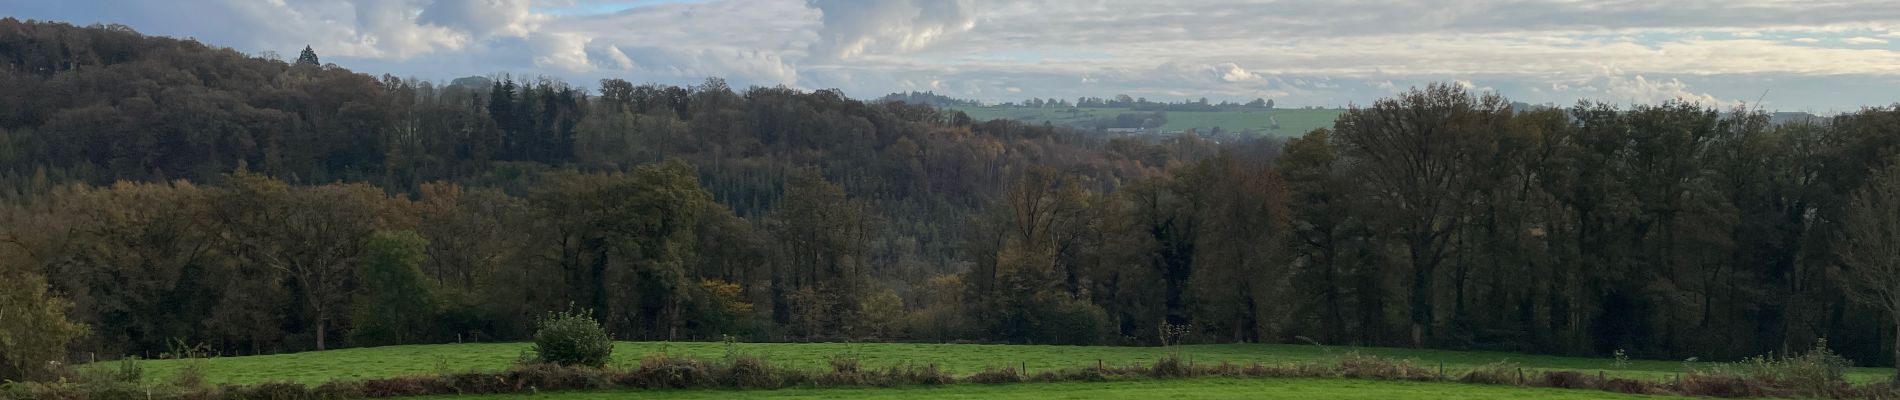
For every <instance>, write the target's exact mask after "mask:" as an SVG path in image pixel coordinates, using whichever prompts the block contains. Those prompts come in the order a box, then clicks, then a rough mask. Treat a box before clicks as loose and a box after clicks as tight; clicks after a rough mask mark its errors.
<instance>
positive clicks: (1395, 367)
mask: <svg viewBox="0 0 1900 400" xmlns="http://www.w3.org/2000/svg"><path fill="white" fill-rule="evenodd" d="M1339 374H1340V376H1343V377H1347V378H1369V379H1396V380H1414V381H1423V380H1434V379H1438V374H1437V373H1435V372H1433V371H1431V370H1429V369H1425V368H1420V367H1418V366H1414V365H1412V362H1410V361H1403V360H1391V359H1386V358H1381V357H1378V356H1368V355H1362V354H1359V353H1357V352H1354V353H1346V354H1343V355H1340V356H1339Z"/></svg>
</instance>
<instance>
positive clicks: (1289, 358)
mask: <svg viewBox="0 0 1900 400" xmlns="http://www.w3.org/2000/svg"><path fill="white" fill-rule="evenodd" d="M736 347H737V350H738V351H740V352H743V353H747V354H752V355H757V356H760V357H763V358H765V359H766V360H767V361H768V362H771V363H772V364H774V365H780V366H788V367H799V368H808V369H813V370H819V369H822V368H824V366H825V365H826V364H825V363H826V360H827V359H828V358H829V357H834V356H838V355H855V356H857V357H858V358H859V360H860V361H861V362H862V363H863V364H864V365H866V366H869V367H884V366H892V365H900V364H903V363H912V364H915V365H923V364H928V363H936V364H937V365H938V366H940V367H942V368H944V369H946V370H948V371H949V372H951V373H954V374H959V375H961V374H968V373H971V372H976V371H980V370H982V369H984V368H985V367H1004V366H1017V367H1027V368H1028V369H1029V372H1030V373H1034V372H1037V371H1042V370H1049V369H1061V368H1074V367H1084V366H1093V365H1095V364H1096V363H1097V362H1098V360H1099V362H1101V363H1105V364H1109V365H1148V364H1150V363H1152V362H1153V361H1154V360H1155V359H1156V358H1158V357H1160V356H1163V355H1167V354H1169V353H1170V352H1175V353H1178V354H1180V356H1181V357H1183V358H1187V359H1190V360H1192V361H1194V362H1196V363H1219V362H1231V363H1251V362H1263V363H1281V362H1293V361H1305V360H1317V359H1325V358H1329V357H1333V356H1335V355H1337V354H1342V353H1345V352H1349V351H1357V352H1359V353H1361V354H1367V355H1377V356H1381V357H1388V358H1398V359H1408V360H1414V362H1415V363H1416V364H1417V365H1420V366H1425V367H1429V368H1436V367H1437V366H1438V365H1440V364H1441V363H1442V364H1443V365H1444V367H1445V369H1446V373H1447V374H1448V375H1453V376H1456V375H1457V374H1460V373H1462V372H1463V371H1465V370H1468V369H1470V368H1472V367H1476V366H1482V365H1485V364H1490V363H1495V362H1501V361H1505V362H1511V363H1515V364H1517V365H1520V366H1522V367H1525V368H1529V369H1563V370H1577V371H1584V372H1586V373H1597V372H1598V371H1603V372H1604V373H1605V374H1608V375H1613V376H1620V377H1633V378H1645V379H1657V380H1660V379H1667V378H1669V377H1670V376H1672V375H1674V374H1675V373H1677V372H1680V371H1682V370H1683V364H1682V363H1681V362H1673V361H1631V362H1630V363H1629V364H1628V365H1625V366H1622V367H1617V366H1615V365H1613V364H1614V362H1612V361H1610V360H1607V359H1593V358H1575V357H1556V356H1542V355H1527V354H1512V353H1491V352H1458V351H1443V350H1414V349H1396V348H1359V349H1352V348H1340V347H1320V346H1304V345H1282V344H1222V345H1191V346H1177V347H1173V348H1166V349H1164V348H1155V347H1115V346H1089V347H1080V346H1027V345H975V344H909V343H869V344H842V343H813V344H796V343H775V344H747V343H741V344H738V345H736ZM527 349H528V345H527V344H522V343H483V344H446V345H415V346H390V347H373V348H356V349H344V350H331V351H323V352H307V353H295V354H280V355H265V356H246V357H224V358H213V359H209V360H201V361H199V362H203V363H204V364H203V365H204V368H205V372H206V373H207V374H208V378H209V379H210V380H211V381H212V382H215V383H238V384H244V383H259V382H268V381H292V382H301V383H306V384H318V383H322V382H326V381H330V380H335V379H368V378H379V377H391V376H400V375H413V374H428V373H434V372H464V371H494V370H501V369H505V368H507V367H508V366H509V365H510V364H511V363H513V362H514V361H515V360H516V359H518V358H519V357H520V355H521V354H522V352H523V351H525V350H527ZM662 351H664V352H666V353H667V354H669V355H672V356H676V357H680V356H683V357H695V358H704V359H718V358H720V357H723V356H724V355H725V354H726V349H725V345H724V344H721V343H658V342H621V343H618V344H617V345H616V346H615V348H614V362H615V364H620V365H634V364H637V363H638V362H639V361H640V358H641V357H643V356H644V355H647V354H654V353H659V352H662ZM184 363H185V362H182V361H177V360H152V361H146V369H147V370H148V371H149V372H150V374H149V375H150V376H151V377H152V378H154V379H164V378H168V377H170V376H172V375H173V374H175V373H176V372H177V370H178V369H179V368H181V367H183V366H184V365H185V364H184ZM1891 371H1892V370H1890V369H1873V368H1857V369H1855V370H1854V371H1852V372H1851V374H1852V376H1851V379H1853V380H1855V381H1861V382H1871V381H1876V380H1880V379H1886V378H1888V377H1890V376H1891V375H1890V374H1891Z"/></svg>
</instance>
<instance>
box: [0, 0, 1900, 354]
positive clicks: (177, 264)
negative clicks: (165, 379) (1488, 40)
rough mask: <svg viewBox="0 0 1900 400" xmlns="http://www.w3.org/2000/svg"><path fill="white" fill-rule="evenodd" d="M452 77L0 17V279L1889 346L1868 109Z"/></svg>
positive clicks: (259, 296)
mask: <svg viewBox="0 0 1900 400" xmlns="http://www.w3.org/2000/svg"><path fill="white" fill-rule="evenodd" d="M316 50H317V51H321V49H316ZM481 81H482V80H462V81H458V82H459V83H458V84H437V83H432V82H427V81H418V80H413V79H402V78H397V77H391V76H383V77H375V76H370V75H366V74H360V73H356V72H352V71H350V70H347V69H344V68H342V67H339V66H335V65H320V62H317V60H316V58H315V57H314V55H313V56H312V57H309V58H308V59H306V60H300V61H297V62H284V61H278V60H273V59H268V58H261V57H253V56H247V55H245V54H242V53H239V52H236V51H232V50H230V49H224V48H217V47H212V46H206V45H204V44H200V43H196V42H193V41H188V40H178V39H171V38H162V37H149V36H144V35H140V34H138V33H136V32H134V31H132V30H130V29H127V28H124V27H116V26H113V27H75V26H70V25H64V24H56V23H38V22H21V21H17V20H12V19H5V20H0V193H4V194H0V198H4V203H5V204H4V206H0V275H4V276H5V277H4V278H3V279H0V282H5V283H0V286H7V287H4V288H0V289H4V290H5V291H10V293H22V294H32V293H37V291H34V290H28V288H34V287H48V288H50V291H47V293H46V294H45V295H28V296H15V297H14V298H10V299H13V300H8V301H7V302H0V308H3V307H12V308H11V309H20V310H34V311H36V312H31V313H23V314H18V315H38V316H41V318H44V319H48V320H51V319H64V320H70V321H72V322H77V323H79V324H83V325H84V326H85V327H86V329H85V331H86V332H88V333H89V334H87V335H84V336H72V335H68V333H71V332H76V331H74V330H71V329H39V330H34V331H31V332H26V333H22V334H27V333H38V334H41V335H42V336H52V337H51V338H50V339H48V341H47V342H43V343H54V344H56V345H54V346H50V347H48V348H50V349H51V350H52V351H54V352H62V353H63V352H79V353H85V352H98V353H101V354H119V353H126V354H140V353H155V352H161V351H165V350H167V349H168V348H169V347H172V346H174V345H175V344H177V343H189V344H205V345H208V346H209V347H211V348H214V349H216V350H218V351H222V352H224V353H226V354H230V353H245V354H250V353H256V352H279V351H294V350H308V349H316V348H324V347H338V346H362V345H376V344H389V343H418V342H447V341H456V340H464V341H468V340H481V341H493V340H519V339H521V338H523V337H524V336H525V335H526V334H528V333H529V332H530V331H531V326H529V325H530V324H531V323H532V321H533V320H534V318H535V317H537V316H539V315H542V314H543V313H546V312H548V311H552V310H565V309H569V308H570V307H572V308H575V309H579V310H583V311H588V312H592V313H594V315H596V316H597V317H599V318H600V319H601V320H602V321H603V322H604V324H605V325H606V326H607V327H608V328H609V329H610V330H611V332H613V334H614V335H615V336H617V337H621V338H633V339H675V340H685V339H718V338H720V337H721V336H722V335H728V334H729V335H735V336H737V337H739V338H741V339H746V340H844V339H851V340H920V341H948V340H975V341H993V342H1017V343H1077V344H1089V343H1127V344H1159V343H1163V342H1168V343H1177V342H1231V341H1263V342H1305V341H1307V340H1311V341H1317V342H1321V343H1327V344H1362V345H1406V346H1412V345H1417V346H1426V347H1439V348H1456V349H1505V350H1518V351H1532V352H1546V353H1561V354H1584V355H1606V354H1610V353H1612V352H1615V351H1618V350H1622V351H1625V352H1626V353H1628V354H1629V355H1631V356H1633V357H1639V358H1640V357H1647V358H1661V359H1681V358H1687V357H1702V358H1703V359H1723V358H1737V357H1743V356H1750V355H1757V354H1765V353H1769V352H1784V351H1786V350H1790V349H1805V348H1808V347H1809V345H1810V344H1811V343H1812V342H1813V341H1814V340H1816V339H1819V338H1823V337H1825V338H1827V339H1828V340H1829V342H1828V343H1829V344H1830V345H1831V346H1833V347H1834V348H1835V349H1837V350H1839V351H1840V352H1841V353H1843V354H1846V355H1848V356H1849V357H1850V358H1853V359H1855V360H1857V361H1859V362H1861V363H1862V364H1872V363H1881V362H1890V361H1891V360H1889V359H1888V356H1890V355H1891V354H1893V353H1889V352H1888V351H1891V350H1893V347H1892V343H1893V339H1894V336H1893V335H1894V329H1893V327H1894V323H1893V321H1894V319H1893V318H1890V316H1891V315H1890V314H1889V313H1888V312H1887V310H1886V309H1884V308H1879V307H1869V306H1864V305H1861V304H1862V303H1856V302H1853V301H1850V300H1851V299H1852V298H1853V296H1850V294H1853V293H1859V292H1857V291H1851V290H1849V289H1854V288H1856V287H1858V286H1853V285H1849V284H1853V283H1856V282H1855V280H1852V279H1846V280H1844V279H1835V278H1837V277H1841V276H1846V274H1845V273H1846V272H1852V271H1855V270H1857V269H1856V268H1857V266H1858V265H1860V263H1857V262H1856V261H1855V258H1854V257H1853V256H1854V255H1855V254H1858V253H1855V251H1853V250H1851V249H1853V248H1855V246H1861V245H1862V244H1864V243H1862V242H1866V241H1864V240H1859V239H1857V238H1859V237H1860V236H1857V235H1848V234H1845V233H1844V232H1847V229H1848V228H1849V227H1850V225H1852V224H1851V223H1850V222H1852V221H1853V219H1850V218H1845V217H1844V216H1846V215H1857V214H1851V212H1854V209H1855V207H1852V206H1853V205H1854V204H1857V203H1856V202H1853V201H1849V199H1850V198H1852V195H1853V193H1855V192H1856V191H1857V190H1862V188H1863V187H1869V185H1868V182H1870V181H1874V182H1879V180H1872V179H1870V177H1875V176H1886V175H1877V174H1875V171H1878V170H1880V169H1882V168H1885V166H1887V165H1891V164H1893V160H1894V157H1893V154H1894V152H1895V150H1896V149H1900V109H1896V108H1891V107H1890V108H1874V109H1867V110H1864V111H1860V112H1855V113H1849V114H1845V115H1841V116H1838V117H1835V118H1833V119H1831V120H1827V121H1822V122H1820V123H1812V124H1769V123H1768V122H1769V116H1768V115H1766V114H1762V113H1752V112H1746V111H1743V112H1731V111H1730V110H1714V109H1709V108H1705V107H1701V106H1697V105H1691V104H1679V103H1671V104H1664V105H1655V106H1641V107H1635V108H1628V109H1619V108H1616V107H1613V106H1607V105H1599V104H1581V105H1578V106H1576V107H1573V108H1570V109H1548V110H1535V111H1531V110H1515V109H1513V108H1512V107H1509V106H1508V104H1509V103H1508V102H1507V101H1505V100H1504V99H1501V98H1497V97H1495V96H1489V95H1480V94H1475V93H1468V92H1466V91H1464V90H1463V89H1461V88H1459V87H1457V86H1455V85H1447V86H1432V87H1428V88H1422V89H1418V90H1414V91H1411V92H1407V93H1405V94H1402V95H1400V96H1398V97H1397V98H1393V99H1387V100H1382V101H1379V102H1376V103H1374V104H1372V105H1370V106H1368V107H1365V108H1360V109H1354V110H1351V111H1349V112H1347V113H1346V114H1345V115H1343V116H1341V117H1340V118H1339V119H1338V120H1337V121H1336V123H1335V124H1334V127H1333V129H1330V130H1320V131H1315V132H1313V133H1310V134H1307V135H1305V136H1304V137H1300V138H1297V139H1293V140H1288V141H1284V142H1280V141H1275V140H1272V139H1253V140H1240V141H1225V142H1222V143H1214V142H1211V141H1205V140H1201V139H1197V138H1194V137H1164V138H1116V139H1105V138H1101V137H1095V136H1092V135H1089V134H1085V133H1081V132H1076V131H1071V130H1068V129H1066V128H1059V127H1045V126H1042V125H1040V124H1038V125H1025V124H1021V123H1016V122H1012V121H1006V120H1002V121H973V120H971V119H970V118H968V117H967V116H964V115H962V114H960V113H955V112H941V111H938V110H936V109H933V108H930V107H926V106H917V105H907V104H904V103H901V102H870V103H867V102H862V101H857V100H853V99H849V98H846V97H844V96H843V95H841V94H840V93H838V92H836V91H826V90H820V91H811V92H807V91H801V90H794V89H787V88H749V89H743V90H740V89H734V88H730V87H728V86H726V85H725V84H724V83H723V82H721V81H719V80H716V79H713V80H708V81H707V82H706V83H704V84H701V85H697V86H692V87H675V86H661V85H636V84H633V83H630V82H628V81H623V80H606V81H602V82H599V85H598V86H597V87H593V88H580V87H576V86H572V85H569V84H567V83H564V82H560V81H557V80H551V79H521V78H517V77H510V76H506V75H499V76H496V77H495V78H494V79H491V80H489V81H488V82H485V83H484V82H481ZM1895 175H1900V174H1895ZM1893 180H1894V181H1897V182H1900V178H1897V179H1893ZM1895 185H1900V183H1895ZM1875 186H1878V185H1875ZM1880 244H1881V243H1880V242H1877V241H1876V242H1874V245H1880ZM1830 271H1841V272H1842V273H1830ZM42 279H43V280H42ZM41 282H44V283H41ZM61 310H63V311H64V312H63V313H62V312H59V311H61ZM42 326H56V325H42ZM6 329H14V328H8V327H0V330H6ZM64 340H70V343H67V344H59V343H66V342H65V341H64ZM42 347H45V346H42ZM8 350H9V351H0V365H6V366H8V367H11V368H12V371H13V372H12V374H16V375H17V374H24V373H26V372H22V371H27V370H29V369H30V368H29V367H28V366H30V365H36V364H32V363H31V362H33V361H34V360H36V357H38V356H35V355H30V354H28V353H25V352H14V351H12V349H8ZM39 359H40V360H43V359H44V358H39ZM0 373H5V371H0Z"/></svg>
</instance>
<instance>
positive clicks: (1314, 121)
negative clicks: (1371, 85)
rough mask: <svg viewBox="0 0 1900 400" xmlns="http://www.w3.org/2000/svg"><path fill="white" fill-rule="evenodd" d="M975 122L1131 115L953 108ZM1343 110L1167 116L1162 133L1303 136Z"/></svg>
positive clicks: (1327, 124)
mask: <svg viewBox="0 0 1900 400" xmlns="http://www.w3.org/2000/svg"><path fill="white" fill-rule="evenodd" d="M953 109H955V110H958V111H963V113H965V114H969V115H970V117H971V118H975V119H978V120H991V119H1014V120H1018V121H1023V122H1028V123H1033V124H1040V123H1043V122H1045V121H1046V122H1049V123H1053V124H1059V125H1065V124H1075V123H1080V122H1086V121H1089V120H1093V119H1098V118H1114V117H1115V116H1116V115H1119V114H1121V113H1127V112H1135V111H1130V110H1129V109H1126V108H1077V109H1068V108H1026V107H953ZM1345 112H1346V110H1343V109H1313V110H1309V109H1274V110H1256V111H1220V112H1212V111H1205V112H1185V111H1171V112H1168V122H1167V124H1165V125H1162V127H1161V130H1163V131H1168V132H1173V131H1186V130H1188V129H1196V130H1201V131H1206V130H1209V129H1213V128H1215V127H1220V128H1221V129H1222V130H1227V131H1235V132H1238V131H1242V130H1247V129H1252V130H1255V131H1260V132H1268V133H1270V134H1272V135H1274V136H1281V137H1289V136H1298V135H1301V134H1305V133H1306V132H1308V131H1312V130H1313V129H1315V128H1331V127H1332V126H1333V119H1334V118H1338V117H1339V114H1342V113H1345ZM1273 119H1278V120H1279V121H1280V129H1277V130H1276V129H1272V126H1273V122H1272V120H1273Z"/></svg>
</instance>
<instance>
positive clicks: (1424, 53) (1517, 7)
mask: <svg viewBox="0 0 1900 400" xmlns="http://www.w3.org/2000/svg"><path fill="white" fill-rule="evenodd" d="M5 1H9V0H0V2H5ZM602 1H604V3H603V2H602ZM602 1H592V0H202V1H182V2H168V3H158V2H150V1H142V0H94V1H93V2H86V3H89V4H71V5H67V4H65V3H81V2H49V3H48V4H51V5H49V6H46V7H42V8H49V9H63V10H68V11H66V14H50V15H40V14H32V13H26V12H20V13H22V14H24V15H17V16H18V17H21V18H36V17H37V18H55V19H66V20H74V21H75V22H80V23H88V22H91V19H92V18H99V19H104V20H105V22H124V23H128V24H131V25H133V26H134V27H137V28H139V29H140V30H142V31H145V32H147V33H156V34H165V35H174V36H194V37H198V38H199V39H200V40H203V41H206V42H208V43H214V44H220V45H228V46H233V47H236V48H238V49H239V50H242V51H247V52H255V51H261V50H274V51H278V52H280V53H292V54H294V52H295V51H296V50H298V49H301V48H302V47H303V45H304V44H306V43H307V44H310V45H312V46H314V47H316V49H317V51H318V52H319V53H320V54H322V55H323V56H324V57H325V61H330V62H338V63H341V64H344V65H345V66H351V67H362V68H360V69H363V70H364V71H365V72H392V73H396V74H410V75H418V76H422V77H425V78H432V79H448V78H453V77H454V76H443V74H466V73H469V72H477V71H485V72H502V71H506V72H528V73H546V74H552V75H555V76H560V77H563V78H566V79H568V80H570V81H573V82H590V81H592V80H594V79H599V78H603V77H616V78H626V79H630V80H636V81H657V82H663V83H692V82H696V81H698V80H699V79H702V78H704V77H705V76H721V77H725V78H727V79H728V80H730V81H731V82H732V83H733V84H734V85H735V86H739V87H744V86H748V85H778V84H784V85H792V86H794V87H800V88H806V89H817V88H832V87H836V88H841V89H844V90H845V91H846V92H847V93H849V94H851V95H854V96H863V97H869V96H877V95H880V94H882V93H884V92H889V91H894V90H908V89H910V88H917V89H928V90H935V91H938V92H939V93H944V94H948V95H953V96H963V97H972V98H977V99H980V100H991V101H1015V100H1020V97H1022V96H1019V95H1017V94H1015V93H1022V94H1024V95H1032V96H1037V97H1063V98H1071V97H1076V96H1111V95H1114V94H1116V93H1127V94H1130V95H1134V96H1138V97H1139V96H1147V97H1150V98H1155V99H1163V98H1165V99H1177V100H1178V99H1179V98H1180V97H1199V96H1208V97H1210V98H1214V99H1239V100H1245V99H1251V98H1253V97H1269V98H1277V100H1279V101H1280V103H1281V104H1333V105H1337V104H1344V103H1347V102H1359V103H1364V102H1366V101H1369V100H1371V99H1374V98H1377V97H1381V96H1386V95H1389V94H1391V93H1392V92H1394V91H1396V90H1401V89H1402V88H1403V87H1404V86H1410V85H1420V86H1422V85H1423V84H1425V83H1427V82H1433V81H1439V82H1448V81H1465V82H1482V86H1481V85H1479V84H1476V83H1473V84H1471V87H1473V88H1474V89H1476V88H1480V87H1482V88H1483V89H1487V90H1489V89H1495V90H1497V91H1499V92H1501V93H1503V94H1505V95H1507V96H1527V97H1531V99H1530V100H1533V101H1549V102H1559V103H1566V102H1570V101H1574V100H1575V99H1576V98H1578V97H1599V98H1602V97H1606V96H1609V98H1605V99H1606V100H1609V99H1611V98H1614V99H1615V100H1617V101H1639V100H1640V101H1645V102H1648V101H1654V100H1657V99H1666V98H1675V97H1682V98H1691V99H1701V100H1711V101H1714V100H1716V99H1724V98H1735V97H1746V98H1753V97H1754V95H1753V94H1746V93H1759V92H1760V91H1761V90H1763V89H1772V90H1774V91H1775V93H1776V96H1777V97H1779V99H1778V104H1816V105H1820V106H1821V107H1833V108H1843V109H1845V108H1851V107H1853V106H1856V105H1858V104H1860V103H1869V102H1875V103H1885V102H1891V101H1892V100H1893V99H1892V98H1890V96H1891V93H1884V92H1883V91H1881V90H1878V89H1877V88H1880V87H1894V86H1895V85H1897V84H1900V83H1897V82H1896V81H1900V70H1896V69H1895V68H1894V67H1893V66H1894V65H1900V51H1896V50H1895V49H1891V48H1884V46H1877V45H1881V44H1887V43H1891V42H1892V39H1900V7H1893V6H1892V5H1890V4H1888V3H1889V2H1890V0H1813V1H1800V2H1796V1H1788V0H1682V1H1675V2H1618V3H1616V4H1614V6H1610V5H1605V4H1602V3H1600V2H1589V1H1576V0H1513V1H1502V2H1492V1H1477V0H1420V1H1370V2H1368V1H1345V2H1323V1H1321V2H1315V1H1296V0H1202V1H1140V0H1048V1H1037V2H1022V1H1008V0H886V1H878V0H706V1H695V2H679V3H675V2H670V1H662V2H654V1H623V0H602ZM608 3H611V4H608ZM62 7H63V8H62ZM29 8H31V7H29ZM100 10H107V11H110V10H123V11H120V12H119V13H116V14H107V13H104V12H103V11H100ZM10 11H11V10H10ZM207 19H210V20H217V21H220V23H218V24H205V23H201V22H199V21H203V20H207ZM516 69H529V71H519V70H516ZM1606 71H1607V72H1606ZM477 73H480V72H477ZM1691 83H1693V84H1694V86H1695V87H1694V89H1693V90H1691V89H1690V88H1689V85H1690V84H1691ZM1012 88H1013V89H1015V90H1016V92H1011V91H1010V89H1012ZM1532 89H1537V91H1532ZM1559 96H1571V97H1569V98H1561V97H1559Z"/></svg>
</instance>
